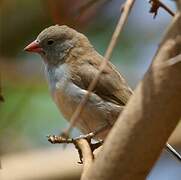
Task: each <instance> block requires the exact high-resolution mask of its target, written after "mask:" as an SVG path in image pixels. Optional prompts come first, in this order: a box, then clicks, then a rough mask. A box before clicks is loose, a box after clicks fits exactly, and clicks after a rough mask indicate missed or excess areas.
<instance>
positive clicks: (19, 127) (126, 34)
mask: <svg viewBox="0 0 181 180" xmlns="http://www.w3.org/2000/svg"><path fill="white" fill-rule="evenodd" d="M123 2H124V1H123V0H97V1H93V3H89V1H88V0H86V1H85V0H26V1H24V0H13V1H12V0H0V73H1V85H2V92H3V96H4V98H5V102H4V103H0V144H1V146H0V152H1V154H8V153H14V152H21V151H25V150H30V149H35V148H41V147H48V146H49V147H50V146H52V145H51V144H49V143H48V142H47V138H46V135H48V134H58V133H59V132H60V131H61V130H63V129H64V128H65V127H67V123H66V121H65V120H64V119H63V117H62V116H61V113H59V112H58V109H57V108H56V106H55V104H54V103H53V101H52V99H51V97H50V94H49V91H48V86H47V83H46V78H45V76H44V66H43V63H42V61H41V58H40V57H39V56H38V55H35V54H33V55H32V54H28V53H26V52H24V51H23V48H24V47H25V46H26V45H27V44H28V43H30V42H31V41H32V40H34V39H35V38H36V36H37V35H38V34H39V32H40V31H42V30H43V29H44V28H45V27H48V26H50V25H52V24H60V25H62V24H66V25H69V26H71V27H73V28H75V29H77V30H78V31H80V32H83V33H84V34H86V35H87V37H88V38H89V39H90V41H91V43H92V44H93V45H94V46H95V48H96V49H97V50H98V51H99V52H100V53H101V54H102V55H103V54H104V52H105V50H106V48H107V46H108V43H109V41H110V38H111V35H112V33H113V31H114V28H115V25H116V23H117V20H118V18H119V15H120V5H121V4H122V3H123ZM164 2H165V3H167V5H168V6H169V7H170V8H172V9H173V10H175V5H174V2H173V1H169V0H167V1H164ZM149 8H150V5H149V3H148V1H147V0H145V1H137V2H136V4H135V6H134V7H133V10H132V12H131V15H130V17H129V19H128V23H127V25H126V26H125V28H124V31H123V33H122V34H121V36H120V38H119V42H118V45H117V46H116V48H115V50H114V52H113V57H112V60H111V61H112V62H113V63H114V64H115V65H116V66H117V68H118V69H119V71H120V72H122V74H124V76H125V78H126V79H127V81H128V82H129V84H130V86H131V87H132V88H135V86H136V84H137V83H138V82H139V80H140V79H141V78H142V77H143V75H144V73H145V71H146V70H147V68H148V66H149V64H150V62H151V59H152V57H153V56H154V53H155V51H156V49H157V47H158V44H159V42H160V40H161V38H162V36H163V32H164V31H165V29H166V27H167V25H168V24H169V22H170V20H171V17H170V16H169V14H167V13H166V12H165V11H163V10H160V11H159V14H158V16H157V18H156V19H153V16H152V15H151V14H150V13H149ZM77 134H78V131H76V130H75V131H74V132H73V136H76V135H77ZM179 137H180V136H179ZM173 141H174V142H175V144H176V145H177V146H178V147H179V145H180V144H179V143H178V142H179V140H178V138H173ZM165 158H166V159H168V161H171V162H172V163H174V162H173V161H174V160H173V159H172V158H170V157H169V158H168V156H167V155H166V156H165V157H164V158H163V161H165ZM163 161H161V162H163ZM174 165H175V164H174ZM161 167H165V166H163V164H162V163H161V164H159V166H158V168H157V169H156V170H155V174H154V173H153V174H154V176H153V177H161V178H156V179H166V178H168V177H172V178H171V179H172V180H174V179H175V180H176V179H178V177H181V174H180V173H178V171H174V174H175V178H173V175H172V174H171V175H170V176H168V174H167V175H166V172H165V173H161V171H158V169H159V168H161ZM171 167H173V166H171ZM177 168H178V166H176V169H177ZM174 169H175V166H174ZM157 171H158V172H157ZM172 172H173V171H171V173H172ZM159 173H161V175H160V176H159ZM167 173H169V172H167ZM164 175H166V176H164ZM163 177H164V178H163ZM150 179H154V178H152V175H151V176H150Z"/></svg>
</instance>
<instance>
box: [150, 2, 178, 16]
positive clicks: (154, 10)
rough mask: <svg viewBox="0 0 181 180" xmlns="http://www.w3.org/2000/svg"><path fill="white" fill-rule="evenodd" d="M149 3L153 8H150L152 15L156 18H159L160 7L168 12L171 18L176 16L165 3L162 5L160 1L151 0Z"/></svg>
mask: <svg viewBox="0 0 181 180" xmlns="http://www.w3.org/2000/svg"><path fill="white" fill-rule="evenodd" d="M149 3H150V4H151V8H150V13H153V14H154V16H153V17H154V18H155V17H156V16H157V14H158V9H159V8H160V7H162V8H163V9H164V10H165V11H167V12H168V13H169V14H170V15H171V16H175V13H174V12H173V11H172V10H171V9H170V8H169V7H168V6H166V5H165V4H164V3H162V2H161V1H159V0H150V1H149Z"/></svg>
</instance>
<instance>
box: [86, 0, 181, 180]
mask: <svg viewBox="0 0 181 180" xmlns="http://www.w3.org/2000/svg"><path fill="white" fill-rule="evenodd" d="M179 2H181V1H179ZM180 53H181V15H180V12H178V13H177V14H176V15H175V17H174V18H173V21H172V23H171V25H170V27H169V29H168V31H167V33H166V35H165V37H164V39H163V41H162V43H161V45H160V48H159V49H158V51H157V53H156V55H155V57H154V60H153V63H152V64H151V66H150V68H149V70H148V72H147V73H146V74H145V76H144V79H143V80H142V81H141V82H140V83H139V85H138V87H137V88H136V90H135V93H134V95H133V96H132V97H131V98H130V100H129V102H128V104H127V106H126V107H125V109H124V110H123V112H122V114H121V115H120V117H119V118H118V120H117V122H116V123H115V125H114V127H113V128H112V130H111V131H110V133H109V135H108V137H107V139H106V141H105V143H104V145H103V148H102V151H101V153H99V154H98V156H97V158H96V159H95V161H94V163H93V165H92V166H91V168H90V169H89V171H88V172H87V175H86V178H85V179H86V180H93V179H96V180H109V179H114V180H117V179H122V180H131V179H134V180H137V179H139V180H143V179H145V178H146V177H147V175H148V173H149V171H150V170H151V168H152V167H153V165H154V163H155V162H156V160H157V159H158V157H159V155H160V153H161V151H162V149H163V148H164V146H165V144H166V142H167V140H168V138H169V136H170V134H171V133H172V131H173V130H174V129H175V127H176V125H177V123H178V122H179V119H180V117H181V111H180V107H181V93H180V92H181V81H180V77H181V63H175V64H174V63H173V64H172V65H170V66H168V65H167V66H160V64H164V63H165V62H166V64H168V63H167V62H169V61H170V59H171V58H173V57H175V56H177V55H179V54H180ZM177 58H178V57H177ZM172 60H173V59H172ZM179 61H180V60H179ZM179 61H178V62H179Z"/></svg>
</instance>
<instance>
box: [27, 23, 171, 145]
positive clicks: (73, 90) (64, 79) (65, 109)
mask: <svg viewBox="0 0 181 180" xmlns="http://www.w3.org/2000/svg"><path fill="white" fill-rule="evenodd" d="M25 50H26V51H29V52H36V53H39V54H40V55H41V56H42V58H43V60H44V63H45V67H46V73H47V77H48V82H49V87H50V90H51V94H52V97H53V99H54V101H55V103H56V104H57V106H58V108H59V110H60V111H61V113H62V114H63V116H64V117H65V118H66V119H67V120H70V118H71V116H72V114H73V113H74V111H75V110H76V107H77V106H78V104H79V103H80V101H81V99H82V98H83V96H84V95H85V94H86V93H87V88H88V86H89V84H90V83H91V81H92V80H93V79H94V77H95V76H96V74H97V73H98V72H99V66H100V64H101V62H102V61H103V59H104V57H103V56H101V55H100V54H99V53H98V52H97V51H96V50H95V49H94V48H93V46H92V45H91V44H90V42H89V40H88V39H87V37H86V36H84V35H83V34H81V33H79V32H77V31H75V30H74V29H72V28H69V27H68V26H65V25H63V26H59V25H55V26H51V27H49V28H47V29H44V30H43V31H42V32H41V33H40V34H39V35H38V37H37V38H36V40H35V41H33V42H32V43H31V44H29V45H28V46H27V47H25ZM131 95H132V90H131V88H129V86H128V84H127V83H126V81H125V79H124V78H123V76H122V75H121V74H120V73H119V72H118V71H117V70H116V69H115V67H114V65H113V64H111V63H110V62H109V63H108V64H107V66H106V68H105V69H104V71H103V73H102V74H101V76H100V78H99V81H98V83H97V85H96V87H95V88H94V91H93V92H92V94H91V96H90V98H89V100H88V102H87V104H86V105H85V107H84V110H83V112H82V113H81V115H80V117H79V120H78V121H77V124H76V126H77V127H78V128H79V129H80V130H81V131H82V132H83V133H84V134H87V133H90V132H92V131H95V130H96V129H100V128H101V127H104V126H107V129H106V130H105V131H103V132H101V133H100V134H98V135H97V136H96V137H97V138H100V139H104V138H105V137H106V135H107V134H108V132H109V130H110V128H111V127H112V125H113V124H114V122H115V121H116V119H117V118H118V115H119V114H120V112H121V111H122V110H123V108H124V106H125V104H126V103H127V101H128V99H129V98H130V96H131ZM167 147H168V146H167Z"/></svg>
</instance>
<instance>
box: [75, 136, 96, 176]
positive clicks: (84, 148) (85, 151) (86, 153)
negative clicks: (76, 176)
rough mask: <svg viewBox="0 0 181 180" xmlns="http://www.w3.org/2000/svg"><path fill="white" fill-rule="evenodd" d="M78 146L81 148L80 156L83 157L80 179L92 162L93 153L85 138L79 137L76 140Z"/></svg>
mask: <svg viewBox="0 0 181 180" xmlns="http://www.w3.org/2000/svg"><path fill="white" fill-rule="evenodd" d="M76 143H77V146H78V148H79V149H80V150H81V153H82V157H83V164H84V166H83V172H82V175H81V179H84V178H85V175H86V174H87V171H88V170H89V167H90V166H91V165H92V162H93V153H92V151H91V148H90V145H89V143H88V141H87V140H86V139H79V140H77V141H76Z"/></svg>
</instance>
